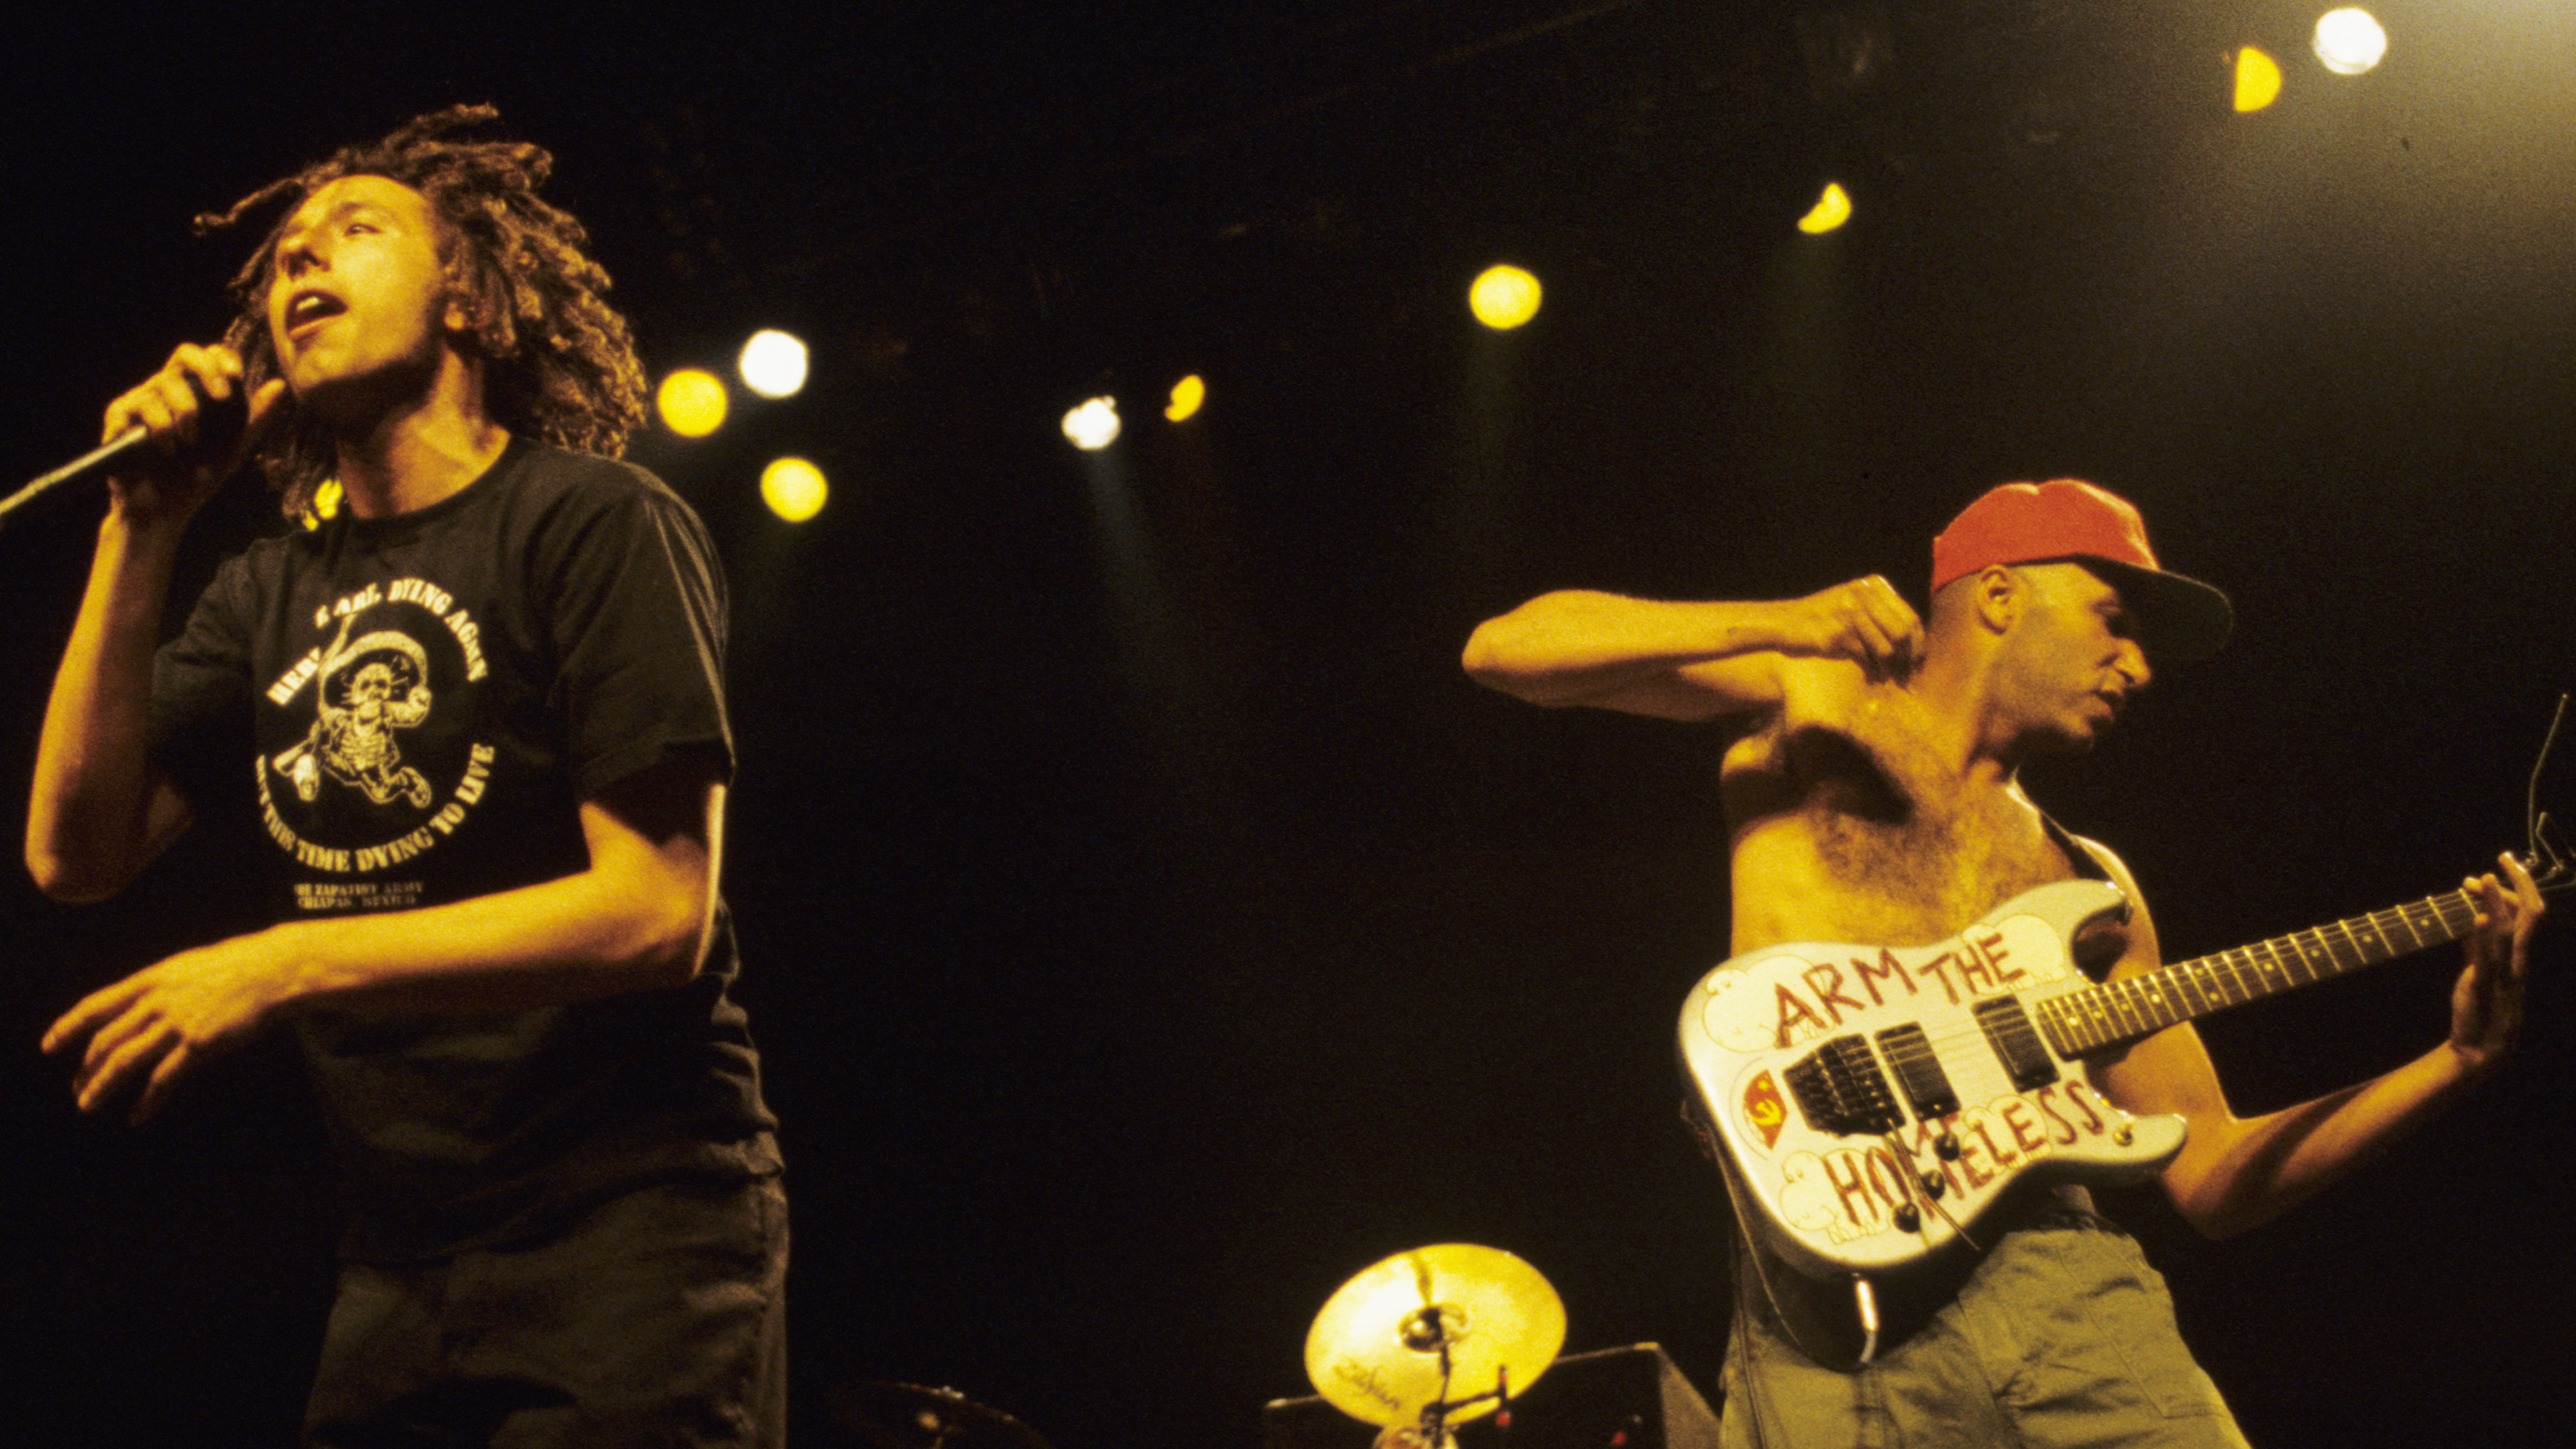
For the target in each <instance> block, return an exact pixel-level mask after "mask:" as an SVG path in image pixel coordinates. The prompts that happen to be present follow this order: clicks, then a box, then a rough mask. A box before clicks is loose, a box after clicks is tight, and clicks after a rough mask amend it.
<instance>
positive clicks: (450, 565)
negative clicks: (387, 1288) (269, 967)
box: [152, 441, 777, 1261]
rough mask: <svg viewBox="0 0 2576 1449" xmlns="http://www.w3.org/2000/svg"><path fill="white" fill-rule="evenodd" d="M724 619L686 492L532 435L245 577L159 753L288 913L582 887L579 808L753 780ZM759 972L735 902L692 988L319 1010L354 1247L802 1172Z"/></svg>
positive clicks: (164, 705)
mask: <svg viewBox="0 0 2576 1449" xmlns="http://www.w3.org/2000/svg"><path fill="white" fill-rule="evenodd" d="M724 609H725V601H724V584H723V579H722V575H721V572H720V570H719V567H718V565H717V562H716V557H715V552H714V549H713V547H712V546H711V544H710V543H709V540H708V539H707V537H706V534H705V531H704V529H703V527H702V526H701V525H700V524H699V522H698V519H697V517H696V515H694V514H693V513H691V512H690V511H689V508H688V506H687V505H686V504H685V503H683V502H682V501H681V500H680V499H679V498H678V497H677V496H676V495H674V494H673V493H671V491H670V490H669V489H668V488H666V487H664V486H663V484H662V483H661V482H660V480H658V479H656V478H654V477H653V476H652V475H651V474H649V473H646V472H645V471H643V470H642V469H640V468H635V467H632V466H629V465H627V464H623V463H618V462H612V461H610V460H607V459H603V458H596V457H591V456H587V455H583V454H577V453H570V452H565V451H563V450H560V449H555V448H550V447H545V446H542V445H535V444H529V443H526V442H523V441H514V442H513V443H512V444H511V445H510V446H509V448H508V450H507V451H506V452H505V453H504V454H503V456H502V457H501V458H500V460H499V461H497V462H496V463H494V464H493V466H492V467H491V469H490V470H488V471H487V472H486V473H485V474H484V475H483V476H482V477H481V478H479V479H477V480H476V481H475V482H473V483H472V484H470V485H468V486H467V487H466V488H465V489H463V490H462V491H460V492H458V493H457V494H455V495H453V496H451V497H449V498H447V499H444V500H442V501H441V502H439V503H437V504H435V505H433V506H432V507H429V508H426V509H422V510H420V511H418V512H416V513H410V514H405V515H402V516H400V517H397V518H391V519H375V520H368V519H359V518H354V517H350V516H348V515H346V514H343V515H342V516H340V517H338V518H336V519H334V520H332V521H330V522H327V523H324V524H322V525H321V526H320V527H319V528H318V529H313V530H308V531H303V532H298V533H291V534H288V535H286V536H284V537H280V538H274V539H268V540H264V541H262V542H260V543H258V544H255V545H253V546H252V547H251V548H250V549H249V550H248V551H247V552H246V553H244V554H243V555H242V556H241V557H239V558H236V559H233V560H231V561H230V562H228V563H227V564H225V565H224V567H223V569H222V570H221V571H220V573H219V574H218V575H217V577H216V579H215V582H214V584H213V585H212V586H211V587H210V588H209V589H208V590H207V591H206V594H205V596H204V597H203V598H202V599H200V600H199V601H198V603H197V606H196V609H195V611H194V613H193V614H192V615H191V616H190V618H189V620H188V623H187V627H186V628H185V629H184V630H183V631H182V633H181V634H180V636H179V637H178V638H177V639H176V640H175V641H173V642H172V643H171V644H170V645H168V646H167V647H165V648H164V649H163V650H162V652H161V654H160V657H159V659H158V660H157V661H156V665H155V669H154V678H153V700H152V740H153V746H154V751H155V757H156V758H157V759H158V760H160V761H161V763H162V764H163V766H164V768H165V769H167V770H168V771H169V772H170V774H171V777H172V778H173V779H174V780H175V781H176V782H177V783H178V786H179V788H180V790H181V792H182V793H184V794H185V795H187V796H188V798H189V799H190V801H191V802H192V804H194V805H195V806H197V808H198V810H199V813H200V814H204V813H207V811H208V809H209V807H210V806H211V807H214V808H216V809H217V810H219V811H220V810H222V808H223V807H225V806H227V805H229V806H232V807H235V811H234V813H237V814H239V815H241V816H244V817H246V818H248V819H249V820H252V821H255V822H256V826H257V829H258V830H259V832H260V833H261V834H262V835H264V836H265V838H266V841H267V848H266V849H265V851H264V853H262V859H261V862H260V865H261V869H259V870H258V871H257V872H255V873H252V874H248V875H246V876H245V877H244V881H245V888H246V889H256V890H258V891H259V892H261V893H262V897H263V900H264V906H263V909H264V912H265V914H266V915H267V916H268V917H269V918H270V919H274V920H280V921H284V920H311V919H316V918H322V917H328V916H333V915H342V914H351V913H359V912H372V911H396V910H408V909H412V908H416V907H426V906H437V905H443V904H446V903H448V902H452V901H458V900H463V899H466V898H469V897H473V896H480V895H487V894H490V893H493V892H496V891H503V890H509V889H512V888H515V887H518V886H524V885H531V884H535V883H538V882H541V881H546V880H551V879H555V878H557V877H561V876H564V875H568V874H572V873H574V872H577V871H580V870H582V869H583V868H585V867H586V866H587V864H588V851H587V848H586V847H585V845H584V843H583V839H582V834H581V828H580V819H579V814H578V811H579V806H580V804H581V802H583V801H585V800H588V799H592V798H594V797H596V796H597V795H599V794H600V792H602V791H603V790H606V789H607V788H609V787H610V786H612V785H614V784H616V783H617V782H618V781H620V780H623V779H626V778H628V777H629V776H632V775H633V774H635V773H636V772H638V771H640V770H643V769H645V768H647V767H650V766H654V765H657V764H662V763H665V762H670V761H692V762H697V763H699V764H701V765H702V766H703V767H704V768H705V770H706V771H707V772H708V773H709V774H710V775H711V776H712V777H714V778H717V779H724V778H727V777H729V775H730V773H731V769H732V758H733V756H732V743H731V736H730V732H729V728H728V725H727V721H726V716H725V708H724V696H723V684H722V665H723V641H724ZM254 853H261V852H258V851H257V850H256V848H254ZM735 974H736V961H735V956H734V943H733V932H732V926H731V922H730V919H729V918H727V917H726V916H725V914H724V913H723V912H722V911H721V910H720V911H719V913H718V923H717V931H716V936H715V941H714V943H713V946H712V948H711V950H710V953H709V956H708V960H707V965H706V970H705V972H704V973H703V974H702V975H701V976H700V977H699V978H698V979H697V980H696V981H695V982H693V983H691V984H690V985H689V986H687V987H684V988H681V989H679V990H674V991H664V992H644V993H637V994H632V995H626V996H617V997H610V998H606V999H602V1000H597V1001H588V1002H580V1003H576V1004H572V1005H567V1006H557V1007H548V1008H544V1009H541V1010H535V1011H525V1012H513V1013H505V1014H498V1015H487V1016H430V1015H413V1014H405V1013H399V1012H386V1011H368V1010H350V1009H345V1008H314V1009H308V1010H303V1011H299V1012H298V1013H297V1026H298V1030H299V1034H300V1036H301V1038H302V1042H303V1046H304V1051H305V1056H306V1059H307V1061H308V1063H309V1064H310V1066H311V1068H312V1071H313V1076H314V1080H315V1084H316V1087H317V1089H318V1091H319V1095H320V1097H321V1100H322V1104H323V1109H324V1113H325V1116H326V1118H327V1119H328V1121H329V1124H330V1127H331V1130H332V1134H333V1137H334V1139H335V1141H336V1143H337V1145H338V1148H339V1151H340V1155H341V1158H342V1162H343V1164H344V1167H345V1169H346V1174H347V1182H348V1189H349V1193H350V1197H351V1201H352V1205H353V1207H354V1209H355V1215H354V1219H353V1222H352V1225H351V1228H350V1231H349V1234H348V1236H347V1238H346V1240H345V1242H344V1251H346V1252H347V1253H348V1254H349V1255H350V1256H352V1257H357V1258H362V1259H370V1260H379V1261H389V1260H400V1259H404V1258H411V1257H418V1256H425V1255H430V1254H435V1253H440V1252H445V1251H448V1250H452V1249H454V1248H457V1247H461V1246H467V1245H471V1244H480V1243H490V1242H499V1241H507V1240H511V1239H516V1238H523V1237H526V1236H530V1235H534V1234H538V1233H542V1232H544V1231H546V1230H547V1229H548V1228H549V1227H550V1226H552V1225H553V1224H554V1223H556V1222H558V1221H560V1220H561V1218H562V1216H563V1215H565V1214H567V1213H569V1212H571V1211H575V1210H577V1209H579V1208H580V1207H582V1206H584V1205H586V1204H587V1203H590V1202H593V1201H596V1200H598V1199H599V1198H600V1197H603V1196H605V1195H607V1194H610V1193H614V1192H616V1191H619V1190H621V1189H623V1188H625V1187H628V1186H632V1185H635V1184H637V1183H640V1182H643V1181H646V1180H649V1179H654V1178H660V1177H667V1176H670V1175H672V1174H673V1173H678V1172H704V1173H717V1174H731V1175H754V1174H759V1173H764V1172H770V1171H775V1170H776V1167H777V1158H776V1149H775V1146H774V1145H773V1143H772V1141H771V1139H770V1136H769V1133H770V1129H771V1128H772V1127H773V1126H774V1125H775V1124H774V1123H773V1122H772V1120H771V1118H770V1116H769V1113H768V1110H767V1108H766V1107H765V1106H764V1105H763V1104H762V1101H761V1097H760V1088H759V1071H758V1059H757V1057H756V1056H755V1054H754V1052H753V1050H752V1045H751V1040H750V1037H749V1035H748V1034H747V1032H746V1030H745V1027H744V1021H743V1014H742V1012H741V1010H740V1008H739V1007H737V1006H736V1005H735V1004H734V1002H733V1001H732V999H731V991H730V988H731V986H732V983H733V980H734V976H735Z"/></svg>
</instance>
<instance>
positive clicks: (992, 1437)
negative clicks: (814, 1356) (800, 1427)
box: [827, 1383, 1049, 1449]
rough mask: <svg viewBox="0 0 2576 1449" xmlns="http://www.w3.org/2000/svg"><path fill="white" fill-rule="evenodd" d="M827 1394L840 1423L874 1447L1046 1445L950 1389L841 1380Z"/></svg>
mask: <svg viewBox="0 0 2576 1449" xmlns="http://www.w3.org/2000/svg"><path fill="white" fill-rule="evenodd" d="M827 1397H829V1398H830V1399H831V1401H832V1407H833V1408H834V1409H835V1410H836V1411H838V1416H839V1418H840V1420H841V1422H842V1424H843V1425H844V1426H846V1427H848V1428H850V1429H852V1430H855V1431H856V1432H857V1433H858V1434H859V1436H860V1437H861V1438H864V1439H865V1440H867V1441H868V1443H870V1444H872V1445H875V1446H876V1449H1049V1446H1048V1444H1047V1441H1046V1440H1045V1439H1043V1438H1041V1437H1040V1436H1039V1434H1038V1432H1037V1431H1036V1430H1034V1429H1031V1428H1030V1427H1029V1426H1028V1425H1026V1424H1023V1423H1021V1422H1020V1421H1019V1420H1017V1419H1014V1418H1012V1417H1011V1416H1010V1415H1008V1414H1005V1413H1003V1412H1002V1411H1001V1410H999V1409H988V1408H986V1407H984V1406H983V1405H982V1404H979V1403H976V1402H975V1401H974V1400H973V1399H970V1398H968V1397H966V1396H965V1395H964V1394H961V1393H959V1392H957V1391H956V1390H955V1389H933V1388H924V1387H923V1386H921V1385H919V1384H896V1383H865V1384H845V1385H841V1386H839V1387H837V1388H835V1389H834V1390H832V1392H831V1393H830V1394H829V1395H828V1396H827Z"/></svg>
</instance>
